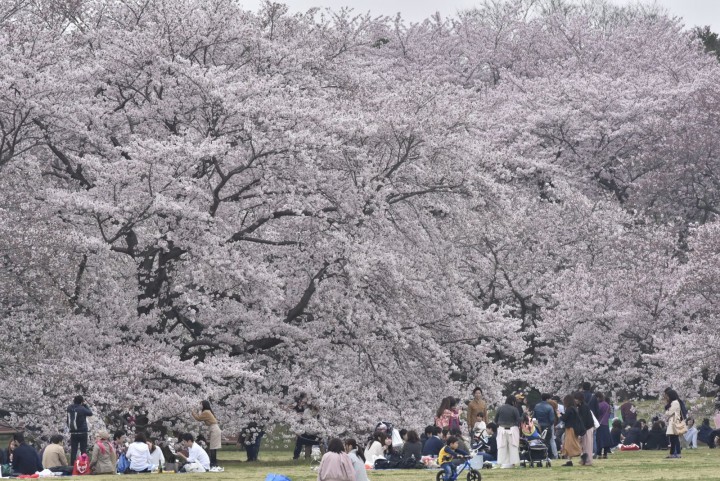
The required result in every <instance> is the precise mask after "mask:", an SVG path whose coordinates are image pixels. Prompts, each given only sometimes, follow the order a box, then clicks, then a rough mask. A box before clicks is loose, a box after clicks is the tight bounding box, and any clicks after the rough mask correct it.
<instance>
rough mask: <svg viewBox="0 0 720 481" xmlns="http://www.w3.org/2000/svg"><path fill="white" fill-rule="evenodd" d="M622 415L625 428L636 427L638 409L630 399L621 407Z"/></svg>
mask: <svg viewBox="0 0 720 481" xmlns="http://www.w3.org/2000/svg"><path fill="white" fill-rule="evenodd" d="M620 415H621V416H622V421H623V427H625V428H627V427H633V426H635V423H636V422H637V409H636V408H635V405H634V404H633V403H632V401H630V399H626V400H625V402H624V403H622V404H621V405H620Z"/></svg>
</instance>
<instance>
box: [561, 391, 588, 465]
mask: <svg viewBox="0 0 720 481" xmlns="http://www.w3.org/2000/svg"><path fill="white" fill-rule="evenodd" d="M563 405H564V407H565V410H564V412H563V415H562V422H563V424H564V426H565V436H564V438H563V439H564V441H563V444H562V449H561V451H560V452H561V454H562V455H563V456H565V457H566V458H567V459H568V461H567V462H566V463H565V464H563V466H572V465H573V462H572V458H574V457H575V456H580V454H581V453H582V446H581V445H580V440H579V438H578V435H580V434H585V425H584V424H583V422H582V419H580V412H579V411H578V409H577V407H576V406H575V398H574V397H573V396H571V395H567V396H565V399H564V400H563Z"/></svg>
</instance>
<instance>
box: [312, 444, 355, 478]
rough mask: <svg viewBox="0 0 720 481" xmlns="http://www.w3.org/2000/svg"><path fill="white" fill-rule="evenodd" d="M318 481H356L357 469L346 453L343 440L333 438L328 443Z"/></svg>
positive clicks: (321, 462)
mask: <svg viewBox="0 0 720 481" xmlns="http://www.w3.org/2000/svg"><path fill="white" fill-rule="evenodd" d="M317 481H355V468H353V463H352V461H351V460H350V457H349V456H348V455H347V453H346V452H345V445H344V444H343V442H342V440H340V439H338V438H333V439H331V440H330V441H329V442H328V450H327V453H325V454H323V457H322V460H321V461H320V467H319V468H318V477H317Z"/></svg>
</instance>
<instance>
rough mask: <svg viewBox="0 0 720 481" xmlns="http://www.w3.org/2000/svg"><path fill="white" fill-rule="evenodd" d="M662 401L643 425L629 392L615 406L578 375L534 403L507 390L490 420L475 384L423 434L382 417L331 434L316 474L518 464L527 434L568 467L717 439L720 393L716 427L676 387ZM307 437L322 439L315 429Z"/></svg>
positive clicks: (351, 475) (351, 476)
mask: <svg viewBox="0 0 720 481" xmlns="http://www.w3.org/2000/svg"><path fill="white" fill-rule="evenodd" d="M663 401H664V414H663V415H660V416H657V417H655V418H653V420H652V427H651V428H648V426H647V423H646V422H645V420H644V419H639V418H638V412H637V409H636V406H635V405H634V403H633V402H632V401H631V400H629V399H626V400H623V402H622V403H621V404H620V406H619V407H616V406H614V405H613V403H612V401H611V400H610V399H609V398H608V396H606V395H605V394H604V393H601V392H594V391H593V390H592V389H591V385H590V383H583V384H582V385H581V386H580V389H579V390H578V391H577V392H574V393H571V394H568V395H566V396H564V397H563V398H560V397H559V396H556V395H551V394H548V393H546V394H541V396H540V400H539V401H538V402H536V403H534V405H532V406H530V405H529V404H528V402H527V399H526V397H525V396H524V395H523V394H521V393H516V394H514V395H511V396H508V397H507V398H506V399H505V402H504V403H503V404H501V405H500V406H498V407H497V409H496V410H495V412H494V416H493V417H492V421H490V415H489V412H488V406H487V404H486V402H485V401H484V400H483V395H482V390H481V389H480V388H476V389H475V390H474V392H473V398H472V399H471V400H470V401H469V402H468V403H467V410H466V416H465V419H464V422H463V412H462V411H463V410H462V406H463V403H461V402H460V400H459V399H457V398H454V397H447V398H444V399H443V400H442V401H441V403H440V406H439V407H438V409H437V411H436V412H435V416H434V417H435V420H434V421H435V422H434V423H433V424H432V425H429V426H427V427H426V428H425V430H424V433H423V434H422V435H421V436H418V434H417V432H416V431H414V430H409V431H407V430H404V429H400V430H397V434H398V437H399V438H400V439H399V440H397V439H394V436H393V431H395V429H394V427H393V426H392V424H391V423H388V422H380V423H378V425H377V426H376V428H375V431H374V432H373V434H372V436H371V437H370V439H369V440H368V441H367V443H366V445H365V448H364V449H363V448H362V446H359V445H358V444H357V442H356V441H355V440H353V439H351V440H346V441H345V442H344V443H343V442H342V441H341V440H339V439H335V440H331V442H330V443H329V444H328V453H326V454H325V455H324V456H323V458H322V462H321V469H320V471H319V475H318V481H330V480H347V481H353V480H364V479H367V478H366V474H365V469H366V467H374V468H375V469H382V468H385V467H392V468H415V467H424V466H426V465H427V464H428V463H431V464H432V465H437V466H438V467H440V468H441V469H442V470H443V472H444V479H446V480H449V479H453V478H454V474H455V473H456V472H457V468H458V466H459V465H461V464H463V463H465V462H466V460H468V459H469V458H474V457H477V458H479V459H480V465H481V467H501V468H511V467H517V466H520V465H521V463H522V461H521V456H520V455H521V449H520V446H521V444H522V442H527V441H533V440H539V441H541V442H542V443H543V444H544V445H545V446H546V447H547V451H546V452H547V458H548V459H558V460H560V459H562V461H560V462H562V463H563V464H562V466H566V467H570V466H574V465H575V464H576V463H577V462H579V464H580V465H582V466H592V465H593V463H594V462H598V460H604V459H607V458H608V456H609V455H610V454H611V453H612V452H613V451H615V450H617V449H620V450H629V451H632V450H640V449H663V450H668V453H667V456H666V457H667V458H668V459H677V458H680V457H681V453H682V449H683V445H684V446H686V447H688V448H690V449H695V448H697V442H698V440H700V441H702V442H704V443H706V444H707V445H708V447H710V448H714V447H715V445H716V443H717V439H718V438H720V397H719V398H718V400H717V401H716V406H715V408H716V413H717V414H716V420H715V423H716V428H715V429H714V430H712V429H711V428H710V422H709V419H704V420H703V423H702V426H701V427H700V428H697V427H696V426H695V425H694V420H693V418H692V417H691V416H690V413H689V412H688V410H687V407H686V405H685V403H684V402H683V400H681V399H680V397H679V395H678V393H677V392H676V391H675V390H673V389H671V388H668V389H667V390H665V392H664V393H663ZM465 434H467V439H466V436H464V435H465ZM313 442H321V441H320V440H319V438H317V437H315V438H314V439H313ZM330 444H332V445H333V447H334V450H332V449H330ZM343 446H344V449H342V448H343ZM342 453H346V454H342ZM346 457H347V459H346ZM475 465H476V466H477V464H475ZM351 467H352V468H353V469H352V470H351Z"/></svg>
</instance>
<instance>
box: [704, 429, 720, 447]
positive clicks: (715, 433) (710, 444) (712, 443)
mask: <svg viewBox="0 0 720 481" xmlns="http://www.w3.org/2000/svg"><path fill="white" fill-rule="evenodd" d="M718 436H720V429H716V430H715V431H713V432H711V433H710V439H708V442H707V445H708V447H709V448H710V449H715V438H716V437H718Z"/></svg>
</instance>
